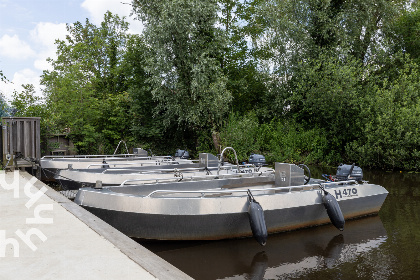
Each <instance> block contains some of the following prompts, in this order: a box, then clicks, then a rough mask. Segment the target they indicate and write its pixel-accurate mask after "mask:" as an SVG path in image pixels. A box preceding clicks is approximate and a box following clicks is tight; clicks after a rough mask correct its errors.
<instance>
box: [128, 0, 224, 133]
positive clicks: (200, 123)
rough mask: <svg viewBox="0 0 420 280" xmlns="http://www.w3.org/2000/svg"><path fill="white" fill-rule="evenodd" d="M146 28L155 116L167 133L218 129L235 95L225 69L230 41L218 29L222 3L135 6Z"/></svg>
mask: <svg viewBox="0 0 420 280" xmlns="http://www.w3.org/2000/svg"><path fill="white" fill-rule="evenodd" d="M133 7H134V10H135V12H136V13H137V14H138V15H139V17H140V18H141V19H142V20H143V21H144V22H145V23H146V24H145V30H144V35H145V40H146V43H147V44H148V45H150V46H153V48H149V49H148V54H147V59H146V65H147V66H146V70H147V72H148V73H149V74H150V76H149V77H148V83H149V84H150V85H151V88H152V94H153V99H154V101H155V102H156V103H157V106H156V110H155V112H154V116H158V115H162V116H163V124H164V125H165V128H169V127H171V126H173V125H174V124H177V125H178V126H179V127H180V129H185V128H184V127H187V129H192V130H199V129H202V128H205V127H207V126H210V127H212V128H213V129H215V130H217V128H218V127H219V126H220V124H221V121H222V118H223V116H224V115H225V114H226V112H227V110H228V104H229V102H230V101H231V95H230V93H229V91H228V90H227V89H226V83H227V78H226V77H225V75H224V74H223V71H222V69H221V62H222V50H223V48H224V45H225V43H224V39H223V36H222V34H221V32H220V30H219V29H217V28H216V27H215V24H216V21H217V12H218V6H217V3H216V1H212V0H207V1H192V0H190V1H181V0H178V1H133Z"/></svg>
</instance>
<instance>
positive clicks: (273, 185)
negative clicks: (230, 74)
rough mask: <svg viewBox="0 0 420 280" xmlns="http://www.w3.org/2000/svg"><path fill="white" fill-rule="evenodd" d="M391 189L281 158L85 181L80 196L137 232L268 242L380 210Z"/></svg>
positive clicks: (85, 203)
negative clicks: (177, 176) (160, 175)
mask: <svg viewBox="0 0 420 280" xmlns="http://www.w3.org/2000/svg"><path fill="white" fill-rule="evenodd" d="M350 173H351V172H350ZM349 175H350V174H349ZM208 176H210V175H208ZM305 183H306V184H305ZM387 194H388V192H387V190H386V189H385V188H383V187H381V186H379V185H375V184H369V183H367V182H358V181H355V180H345V181H335V182H328V181H321V180H317V181H314V180H310V178H305V176H304V169H302V168H300V167H298V166H296V165H294V164H287V163H276V165H275V172H274V173H269V172H265V173H264V174H263V173H262V172H261V173H258V172H252V173H237V174H232V175H230V177H221V176H214V175H213V176H212V177H204V178H203V177H201V178H200V179H199V178H197V181H194V179H191V180H189V181H181V182H166V183H154V184H143V185H130V186H113V187H106V188H82V189H80V190H79V192H78V193H77V196H76V198H75V203H77V204H79V205H81V206H83V207H84V208H86V209H88V210H89V211H91V212H92V213H93V214H95V215H96V216H98V217H100V218H101V219H103V220H104V221H106V222H107V223H109V224H110V225H112V226H114V227H115V228H117V229H118V230H120V231H121V232H123V233H125V234H127V235H128V236H131V237H136V238H143V239H159V240H216V239H226V238H237V237H246V236H254V237H255V238H256V239H257V240H258V241H259V243H260V244H262V245H263V244H265V240H264V235H265V237H266V234H267V233H268V234H269V233H275V232H281V231H288V230H294V229H298V228H303V227H310V226H316V225H321V224H326V223H330V222H332V223H333V224H334V225H336V227H337V228H339V229H340V230H342V229H343V227H344V219H352V218H356V217H360V216H364V215H371V214H376V213H378V212H379V210H380V208H381V206H382V204H383V202H384V200H385V198H386V196H387ZM256 204H258V205H257V206H259V207H256V208H255V207H254V206H256ZM254 208H255V209H257V210H256V211H254V212H252V211H253V210H252V209H254ZM337 220H338V221H339V222H338V224H339V225H338V226H337Z"/></svg>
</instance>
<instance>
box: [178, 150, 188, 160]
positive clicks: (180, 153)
mask: <svg viewBox="0 0 420 280" xmlns="http://www.w3.org/2000/svg"><path fill="white" fill-rule="evenodd" d="M175 157H179V158H182V159H188V158H190V153H189V152H188V151H187V150H180V149H178V150H176V152H175Z"/></svg>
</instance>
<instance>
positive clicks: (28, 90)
mask: <svg viewBox="0 0 420 280" xmlns="http://www.w3.org/2000/svg"><path fill="white" fill-rule="evenodd" d="M22 87H23V91H22V92H17V91H15V92H13V100H12V102H11V106H12V108H13V109H14V111H15V114H14V116H16V117H42V116H44V115H45V110H46V108H45V104H43V103H42V98H41V97H39V96H36V93H35V87H34V86H33V85H31V84H27V85H22Z"/></svg>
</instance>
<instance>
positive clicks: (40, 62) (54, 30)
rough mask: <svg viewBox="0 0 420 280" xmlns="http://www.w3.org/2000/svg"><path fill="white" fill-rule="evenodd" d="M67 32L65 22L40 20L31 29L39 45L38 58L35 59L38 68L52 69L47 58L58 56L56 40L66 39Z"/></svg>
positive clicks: (34, 40) (32, 35) (33, 37)
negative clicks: (57, 22) (56, 22)
mask: <svg viewBox="0 0 420 280" xmlns="http://www.w3.org/2000/svg"><path fill="white" fill-rule="evenodd" d="M67 34H68V33H67V30H66V24H65V23H59V24H55V23H50V22H40V23H38V24H37V25H36V27H35V29H34V30H32V31H31V38H32V41H33V42H34V43H35V44H37V45H38V47H39V48H38V54H37V58H36V59H35V61H34V66H35V68H36V69H39V70H51V65H50V64H49V63H48V62H47V58H49V57H50V58H52V59H55V58H57V54H56V51H57V47H56V45H55V44H54V43H55V40H57V39H59V40H64V39H65V37H66V35H67Z"/></svg>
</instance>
